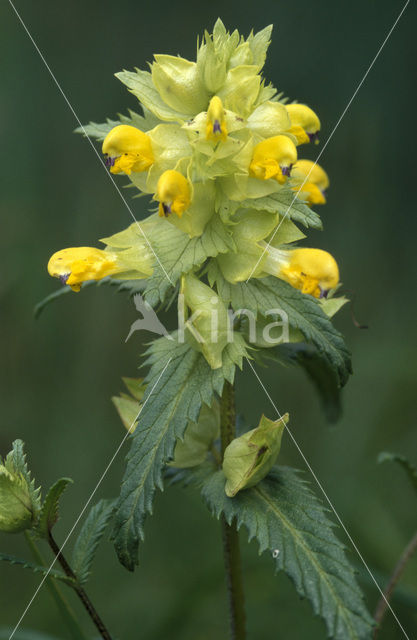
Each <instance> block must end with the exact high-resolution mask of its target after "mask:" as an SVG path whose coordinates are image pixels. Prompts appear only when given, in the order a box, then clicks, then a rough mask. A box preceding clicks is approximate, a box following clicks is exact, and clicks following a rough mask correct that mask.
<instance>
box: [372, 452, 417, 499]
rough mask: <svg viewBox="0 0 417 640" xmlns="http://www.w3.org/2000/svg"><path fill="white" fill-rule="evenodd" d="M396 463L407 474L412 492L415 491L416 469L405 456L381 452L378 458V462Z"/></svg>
mask: <svg viewBox="0 0 417 640" xmlns="http://www.w3.org/2000/svg"><path fill="white" fill-rule="evenodd" d="M387 461H388V462H396V463H397V464H399V465H400V466H401V467H402V468H403V469H404V471H405V472H406V474H407V477H408V479H409V480H410V482H411V485H412V486H413V488H414V490H415V491H417V467H415V466H414V465H413V464H412V463H411V462H410V461H409V460H408V459H407V458H406V457H405V456H402V455H400V454H399V453H392V452H390V451H382V452H381V453H380V454H379V456H378V462H379V463H381V462H387Z"/></svg>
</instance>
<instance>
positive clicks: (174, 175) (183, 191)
mask: <svg viewBox="0 0 417 640" xmlns="http://www.w3.org/2000/svg"><path fill="white" fill-rule="evenodd" d="M155 199H156V200H158V201H159V215H160V216H161V217H166V216H168V215H169V214H170V213H175V214H176V215H177V216H178V217H179V218H181V216H182V214H183V213H184V211H185V210H186V209H188V207H189V206H190V204H191V187H190V183H189V181H188V180H187V178H184V176H183V175H182V173H180V172H179V171H174V170H173V169H169V170H168V171H164V173H163V174H162V175H161V177H160V178H159V180H158V184H157V188H156V194H155Z"/></svg>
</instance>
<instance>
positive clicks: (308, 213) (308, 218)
mask: <svg viewBox="0 0 417 640" xmlns="http://www.w3.org/2000/svg"><path fill="white" fill-rule="evenodd" d="M240 206H241V207H242V208H245V207H247V208H250V209H257V210H258V211H270V212H272V213H279V214H280V215H281V216H285V219H287V218H290V219H291V220H294V221H295V222H300V223H301V224H302V225H304V226H305V227H313V229H322V228H323V225H322V222H321V220H320V216H319V215H318V214H317V213H316V212H315V211H312V209H310V207H308V206H307V205H306V204H304V202H302V200H299V198H296V197H295V193H294V191H292V190H291V189H280V190H279V191H278V192H276V193H272V194H271V195H269V196H263V197H262V198H250V199H249V200H244V201H243V202H241V203H240Z"/></svg>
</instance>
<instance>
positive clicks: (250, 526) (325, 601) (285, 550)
mask: <svg viewBox="0 0 417 640" xmlns="http://www.w3.org/2000/svg"><path fill="white" fill-rule="evenodd" d="M224 482H225V479H224V475H223V473H222V471H217V472H214V473H212V474H211V476H210V477H209V478H208V479H206V480H205V482H204V483H203V488H202V494H203V497H204V499H205V501H206V502H207V503H208V506H209V508H210V509H211V511H212V512H213V514H214V515H215V516H216V517H217V518H219V517H220V515H221V514H224V516H225V518H226V520H227V522H228V523H229V524H231V523H232V522H233V521H235V522H236V525H237V527H238V529H239V528H240V527H241V526H242V525H244V526H245V527H246V528H247V530H248V535H249V540H252V539H253V538H256V539H257V541H258V544H259V551H260V553H262V552H264V551H268V552H269V553H270V554H271V555H272V557H273V558H275V566H276V570H278V571H279V570H284V571H285V573H286V574H287V575H288V576H289V577H290V578H291V579H292V580H293V582H294V584H295V587H296V589H297V592H298V593H299V595H300V596H301V597H306V598H308V599H309V600H310V602H311V604H312V606H313V609H314V613H315V614H316V615H320V616H321V617H322V618H323V619H324V620H325V622H326V627H327V632H328V635H329V637H331V638H333V639H334V640H351V639H352V640H353V639H355V640H359V639H360V640H365V638H370V637H371V631H372V624H373V621H372V618H371V616H370V615H369V613H368V612H367V610H366V607H365V605H364V603H363V599H362V593H361V591H360V589H359V587H358V585H357V584H356V581H355V578H354V572H353V569H352V568H351V567H350V565H349V564H348V562H347V560H346V557H345V554H344V547H343V545H342V544H341V543H340V542H339V540H338V539H337V538H336V536H335V535H334V533H333V526H334V525H333V523H332V522H331V521H330V520H329V519H328V517H327V514H326V511H327V510H326V509H325V508H324V507H323V505H322V504H321V503H320V502H319V500H318V499H317V498H316V497H315V495H314V494H313V493H312V492H311V490H310V489H309V488H308V486H307V483H306V482H305V481H303V480H301V479H300V477H299V475H298V474H297V472H296V471H295V470H294V469H290V468H287V467H274V469H273V470H272V471H271V473H270V474H269V475H268V476H267V477H266V478H265V479H264V480H262V481H261V482H260V483H259V484H258V485H256V486H255V487H253V488H251V489H246V490H245V491H241V492H240V493H238V494H237V495H236V496H235V497H234V498H228V497H227V496H226V494H225V492H224Z"/></svg>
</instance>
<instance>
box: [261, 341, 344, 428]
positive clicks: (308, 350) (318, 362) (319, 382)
mask: <svg viewBox="0 0 417 640" xmlns="http://www.w3.org/2000/svg"><path fill="white" fill-rule="evenodd" d="M271 352H273V353H271ZM263 355H264V356H265V357H267V358H268V357H270V356H272V357H273V359H277V360H279V361H280V362H282V363H284V364H296V365H299V366H300V367H301V368H302V369H304V371H305V372H306V374H307V376H308V377H309V378H310V380H311V381H312V383H313V384H314V386H315V387H316V389H317V392H318V394H319V397H320V400H321V403H322V406H323V410H324V412H325V414H326V418H327V420H328V421H329V422H337V420H339V418H340V416H341V414H342V404H341V392H340V387H339V385H338V378H337V375H336V372H335V370H334V369H333V368H332V367H330V366H329V364H328V362H327V360H326V359H325V358H323V357H322V355H321V353H320V352H319V351H318V350H317V348H316V347H315V346H314V345H312V344H306V343H305V342H296V343H290V342H289V343H286V344H281V345H278V346H277V347H275V348H273V349H266V350H265V351H264V352H263Z"/></svg>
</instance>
